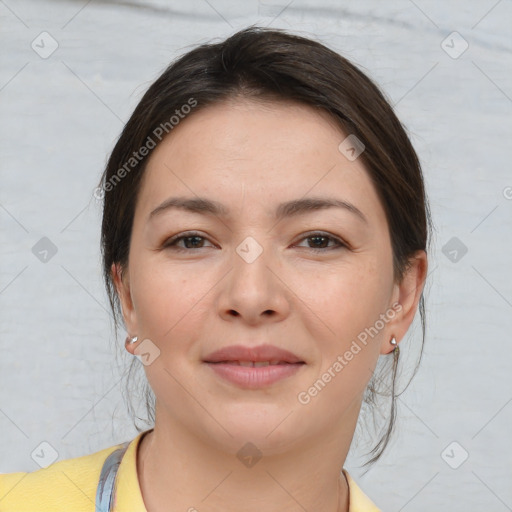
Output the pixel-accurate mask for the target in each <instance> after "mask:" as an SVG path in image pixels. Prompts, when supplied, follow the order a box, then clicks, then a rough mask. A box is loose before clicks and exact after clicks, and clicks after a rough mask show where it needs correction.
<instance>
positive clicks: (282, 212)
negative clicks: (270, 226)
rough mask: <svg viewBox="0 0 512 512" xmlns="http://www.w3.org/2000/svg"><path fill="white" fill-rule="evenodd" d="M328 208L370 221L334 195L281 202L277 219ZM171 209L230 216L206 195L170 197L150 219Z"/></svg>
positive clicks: (227, 210) (220, 205)
mask: <svg viewBox="0 0 512 512" xmlns="http://www.w3.org/2000/svg"><path fill="white" fill-rule="evenodd" d="M326 208H343V209H345V210H347V211H349V212H351V213H353V214H354V215H356V216H357V217H358V218H359V219H360V220H362V221H363V222H365V223H368V220H367V218H366V217H365V215H364V214H363V212H362V211H361V210H360V209H359V208H357V207H356V206H355V205H353V204H352V203H349V202H348V201H344V200H342V199H336V198H332V197H308V198H302V199H294V200H292V201H287V202H285V203H281V204H280V205H278V207H277V208H276V212H275V218H276V219H277V220H282V219H284V218H286V217H294V216H298V215H304V214H307V213H310V212H314V211H318V210H323V209H326ZM170 209H178V210H184V211H187V212H191V213H199V214H202V215H214V216H218V217H228V216H229V209H228V208H227V207H226V206H225V205H223V204H222V203H219V202H217V201H213V200H211V199H207V198H205V197H170V198H169V199H166V200H165V201H164V202H163V203H162V204H160V205H159V206H157V207H156V208H155V209H154V210H153V211H152V212H151V213H150V214H149V219H148V221H149V220H151V219H152V218H154V217H155V216H156V215H159V214H161V213H163V212H164V211H168V210H170Z"/></svg>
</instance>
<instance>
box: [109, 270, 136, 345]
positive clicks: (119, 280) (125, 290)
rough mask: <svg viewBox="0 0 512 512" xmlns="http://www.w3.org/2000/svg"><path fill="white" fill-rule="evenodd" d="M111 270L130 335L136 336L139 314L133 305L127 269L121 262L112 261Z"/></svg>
mask: <svg viewBox="0 0 512 512" xmlns="http://www.w3.org/2000/svg"><path fill="white" fill-rule="evenodd" d="M111 272H112V279H113V281H114V286H115V287H116V291H117V295H118V297H119V302H120V303H121V309H122V311H123V319H124V324H125V327H126V330H127V331H128V333H129V335H130V336H135V335H136V334H137V332H138V324H137V314H136V312H135V308H134V306H133V301H132V296H131V292H130V280H129V275H128V272H127V269H123V268H122V267H121V265H120V264H119V263H112V267H111Z"/></svg>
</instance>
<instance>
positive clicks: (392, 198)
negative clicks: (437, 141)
mask: <svg viewBox="0 0 512 512" xmlns="http://www.w3.org/2000/svg"><path fill="white" fill-rule="evenodd" d="M234 97H244V98H249V99H253V100H260V99H261V100H270V101H277V102H279V101H289V100H292V101H296V102H300V103H302V104H304V105H308V106H310V107H313V108H315V109H320V110H321V111H324V112H327V113H328V114H330V116H331V117H332V119H333V120H334V121H335V123H336V124H337V126H339V127H340V128H341V129H342V130H343V131H344V132H345V133H346V134H353V135H355V136H356V137H357V138H358V139H359V140H360V141H362V142H363V144H364V146H365V149H364V152H363V153H362V154H361V155H360V156H359V158H361V159H362V161H363V163H364V166H365V168H366V170H367V172H368V175H369V176H370V178H371V180H372V182H373V184H374V186H375V189H376V191H377V193H378V196H379V199H380V201H381V203H382V205H383V208H384V211H385V213H386V216H387V222H388V225H389V233H390V239H391V246H392V251H393V271H394V278H395V282H400V280H401V279H402V277H403V276H404V273H405V271H406V270H407V268H408V266H409V264H410V262H411V257H412V255H413V254H414V253H415V251H417V250H427V245H428V243H429V239H430V234H431V219H430V211H429V206H428V201H427V197H426V193H425V188H424V182H423V175H422V170H421V166H420V162H419V159H418V157H417V155H416V152H415V150H414V148H413V146H412V144H411V142H410V140H409V138H408V136H407V134H406V131H405V129H404V127H403V126H402V124H401V123H400V121H399V120H398V118H397V116H396V115H395V113H394V112H393V108H392V107H391V105H390V103H389V102H388V101H387V100H386V98H385V97H384V95H383V93H382V92H381V91H380V90H379V88H378V86H377V85H376V84H375V83H374V82H373V81H372V80H371V79H370V78H369V77H368V76H367V75H366V74H364V73H363V72H362V71H360V70H359V69H358V68H357V67H356V66H355V65H354V64H352V63H351V62H350V61H349V60H347V59H346V58H344V57H343V56H341V55H339V54H338V53H336V52H334V51H333V50H331V49H329V48H327V47H326V46H324V45H323V44H321V43H319V42H316V41H314V40H312V39H308V38H305V37H301V36H298V35H294V34H291V33H288V32H285V31H284V30H279V29H266V28H262V27H257V26H251V27H248V28H246V29H244V30H241V31H239V32H237V33H235V34H234V35H232V36H231V37H229V38H227V39H226V40H224V41H221V42H219V43H210V44H202V45H200V46H198V47H196V48H194V49H192V50H190V51H188V52H187V53H185V54H184V55H182V56H181V57H179V58H178V59H176V60H175V61H174V62H173V63H171V64H170V65H169V67H167V69H166V70H165V71H164V72H163V73H162V74H161V76H160V77H159V78H158V79H157V80H156V81H155V82H154V83H153V84H152V85H151V86H150V87H149V89H148V90H147V92H146V93H145V94H144V96H143V98H142V99H141V101H140V102H139V104H138V105H137V107H136V108H135V110H134V112H133V114H132V115H131V117H130V119H129V120H128V122H127V123H126V125H125V127H124V129H123V131H122V133H121V135H120V137H119V139H118V141H117V143H116V144H115V147H114V149H113V151H112V153H111V155H110V158H109V160H108V163H107V166H106V169H105V171H104V173H103V176H102V179H101V187H102V190H103V191H104V205H103V221H102V229H101V245H102V256H103V272H104V279H105V284H106V288H107V293H108V297H109V301H110V305H111V307H112V311H113V313H114V320H115V322H114V324H115V327H116V333H117V324H118V319H119V318H120V316H122V314H121V309H120V304H119V298H118V296H117V293H116V290H115V286H114V283H113V276H112V274H111V267H112V264H113V263H119V264H120V266H121V268H126V266H127V264H128V254H129V247H130V238H131V231H132V225H133V218H134V211H135V204H136V201H137V196H138V192H139V189H140V183H141V179H142V177H143V174H144V170H145V167H146V164H147V162H148V159H149V157H150V155H151V149H149V151H141V148H144V147H145V148H149V147H152V146H153V145H157V144H158V143H159V142H160V140H162V139H161V138H160V136H161V135H162V134H163V131H162V130H164V131H165V132H166V134H167V133H171V130H172V127H173V123H175V122H176V121H172V118H174V119H177V118H178V116H179V117H180V118H182V117H183V116H182V115H181V114H187V113H188V114H187V115H194V113H195V112H197V111H199V110H200V109H203V108H206V107H207V106H208V105H212V104H215V103H218V102H221V101H222V100H227V99H230V98H234ZM185 105H194V106H193V108H187V109H185V108H184V106H185ZM178 122H179V121H178ZM155 139H158V142H157V141H156V140H155ZM150 141H152V142H150ZM135 153H136V154H137V157H136V158H135V157H134V154H135ZM141 153H145V156H144V155H142V154H141ZM128 163H129V164H128ZM127 164H128V165H127ZM122 169H124V171H122ZM418 309H419V312H420V315H421V326H422V341H421V351H420V357H419V359H418V362H417V364H416V368H415V371H414V373H416V370H417V368H418V365H419V362H420V360H421V355H422V353H423V345H424V341H425V307H424V297H423V293H422V295H421V298H420V302H419V307H418ZM135 363H136V361H135V360H134V361H133V362H132V367H131V368H130V372H129V374H130V373H131V370H132V369H133V364H135ZM396 373H397V368H396V364H393V368H392V371H391V383H390V385H389V386H388V385H386V384H385V383H384V381H383V380H381V379H379V378H377V376H376V375H375V374H374V376H372V379H371V381H370V383H369V385H368V387H367V390H366V394H365V398H364V402H365V403H367V404H375V399H376V397H377V395H381V396H387V395H388V394H390V396H391V409H390V414H389V422H388V425H387V429H386V431H385V433H384V435H383V436H382V438H381V439H380V441H379V442H378V443H377V444H376V445H375V446H374V448H373V449H372V450H371V452H370V453H371V454H373V457H372V458H371V459H370V460H369V461H367V462H366V464H365V465H368V464H372V463H374V462H375V461H376V460H377V459H378V458H379V457H380V456H381V454H382V452H383V451H384V449H385V448H386V446H387V444H388V442H389V439H390V436H391V434H392V431H393V427H394V424H395V417H396V408H395V399H396V396H398V395H396V394H395V379H396ZM413 376H414V374H413ZM411 379H412V377H411ZM379 383H380V384H384V390H382V389H380V387H379V386H377V384H379ZM389 389H390V390H391V391H390V392H389ZM145 398H146V407H147V413H148V419H149V421H150V422H154V404H155V397H154V395H153V394H152V390H151V388H150V387H149V385H148V384H147V382H145ZM129 407H130V406H129ZM137 429H138V430H139V431H141V430H140V429H139V428H138V427H137Z"/></svg>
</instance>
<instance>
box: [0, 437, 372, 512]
mask: <svg viewBox="0 0 512 512" xmlns="http://www.w3.org/2000/svg"><path fill="white" fill-rule="evenodd" d="M144 434H145V432H141V433H140V434H139V435H138V436H137V437H136V438H135V439H133V440H132V441H131V442H130V444H129V445H128V448H127V449H126V453H125V454H124V457H123V459H122V461H121V464H120V466H119V469H118V475H117V491H116V493H115V496H116V501H115V503H114V508H113V510H114V512H147V511H146V508H145V506H144V501H143V499H142V493H141V491H140V487H139V480H138V476H137V458H136V457H137V446H138V444H139V441H140V439H141V438H142V436H143V435H144ZM120 447H121V444H119V445H116V446H111V447H110V448H106V449H104V450H101V451H98V452H96V453H92V454H90V455H84V456H82V457H76V458H73V459H66V460H61V461H57V462H54V463H53V464H51V465H50V466H48V467H46V468H42V469H38V470H37V471H33V472H31V473H6V474H0V512H94V510H95V500H96V488H97V485H98V480H99V477H100V473H101V468H102V466H103V463H104V462H105V459H106V458H107V457H108V455H110V454H111V453H112V452H113V451H114V450H116V449H117V448H120ZM343 473H344V474H345V476H346V477H347V481H348V484H349V496H350V509H349V512H381V511H380V510H379V509H378V508H377V507H376V506H375V504H374V503H373V502H372V501H371V500H370V499H369V498H368V497H367V496H366V495H365V494H364V493H363V492H362V491H361V489H360V488H359V487H358V485H357V484H356V483H355V481H354V480H353V479H352V478H351V477H350V475H349V474H348V472H347V471H346V470H345V469H343Z"/></svg>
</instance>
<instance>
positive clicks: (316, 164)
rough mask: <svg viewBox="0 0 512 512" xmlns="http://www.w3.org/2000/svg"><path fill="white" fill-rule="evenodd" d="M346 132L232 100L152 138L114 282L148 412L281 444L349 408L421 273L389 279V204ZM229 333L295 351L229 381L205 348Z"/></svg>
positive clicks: (232, 441)
mask: <svg viewBox="0 0 512 512" xmlns="http://www.w3.org/2000/svg"><path fill="white" fill-rule="evenodd" d="M346 136H347V134H344V133H343V132H342V131H341V130H340V129H339V128H338V127H337V126H336V125H335V124H334V123H333V122H332V121H331V120H330V119H329V118H328V117H327V115H325V114H322V113H319V112H317V111H315V110H314V109H312V108H310V107H308V106H303V105H300V104H295V103H291V102H290V103H284V102H279V103H261V102H260V103H256V102H253V101H249V100H236V101H235V100H230V101H229V102H225V103H221V104H216V105H214V106H211V107H207V108H205V109H204V110H201V111H197V112H195V113H194V114H193V115H191V116H189V117H188V118H186V119H185V120H183V121H181V123H180V124H179V125H178V126H176V127H175V128H174V129H173V131H172V132H171V133H170V135H169V136H168V137H167V138H166V139H164V140H163V141H162V143H160V145H159V146H157V147H156V149H155V150H154V152H153V153H152V155H151V158H150V160H149V162H148V166H147V169H146V172H145V175H144V179H143V182H142V186H141V189H140V192H139V196H138V200H137V205H136V211H135V217H134V223H133V231H132V238H131V246H130V252H129V263H128V266H127V267H126V268H124V269H123V277H122V280H121V279H120V278H119V274H116V275H115V281H116V285H117V287H118V292H119V295H120V298H121V302H122V306H123V314H124V319H125V323H126V327H127V331H128V332H129V333H130V334H131V335H137V336H138V337H139V340H144V341H143V342H142V343H146V349H145V351H146V352H148V353H149V356H147V362H148V363H150V364H146V365H145V366H144V369H145V372H146V375H147V378H148V380H149V383H150V385H151V387H152V389H153V391H154V393H155V396H156V399H157V420H156V421H157V424H158V423H159V422H160V423H161V424H172V425H173V426H174V428H183V429H186V430H187V431H189V432H194V433H195V434H196V435H197V436H198V437H199V438H200V439H202V440H204V441H205V442H209V443H211V444H213V443H215V444H216V446H222V447H224V448H225V449H226V450H228V451H232V452H235V451H236V450H238V449H239V448H240V446H241V445H243V444H244V443H246V442H247V441H248V440H251V441H252V442H254V443H255V444H256V445H257V446H259V447H260V448H261V449H265V450H266V451H267V453H270V452H276V453H277V452H279V451H280V450H284V449H286V448H289V447H291V446H293V445H295V444H296V445H299V444H302V445H303V444H304V443H308V442H314V440H315V439H318V437H319V436H327V435H329V434H333V435H337V433H339V432H341V431H342V430H343V426H344V425H347V422H353V421H355V419H356V418H357V414H358V411H359V407H360V404H361V400H362V396H363V392H364V390H365V387H366V385H367V383H368V381H369V379H370V377H371V375H372V372H373V369H374V368H375V365H376V362H377V359H378V357H379V354H381V353H387V352H390V351H391V350H392V349H393V346H391V345H390V344H389V340H390V338H391V337H392V336H393V335H394V336H396V339H397V340H398V341H399V340H400V339H401V337H402V336H403V335H404V334H405V331H406V330H407V328H408V325H409V323H410V322H411V320H412V316H413V315H414V311H415V308H416V304H417V300H418V298H419V293H418V292H419V291H421V287H420V289H418V283H419V281H418V276H417V275H416V276H412V277H411V279H409V280H407V279H406V280H404V282H403V283H402V284H401V285H400V284H398V283H395V282H394V280H393V267H392V250H391V242H390V237H389V233H388V225H387V221H386V216H385V213H384V210H383V207H382V205H381V203H380V201H379V198H378V196H377V193H376V191H375V189H374V187H373V185H372V183H371V180H370V178H369V175H368V174H367V171H366V170H365V168H364V166H363V163H362V160H361V159H360V158H357V159H355V160H353V161H351V160H349V159H348V158H346V156H345V155H344V154H342V153H341V152H340V150H339V149H338V147H339V145H340V143H341V142H342V141H343V140H344V139H345V138H346ZM172 198H181V199H198V198H203V199H205V200H207V201H211V202H213V203H214V205H217V206H218V207H219V209H218V210H217V211H214V210H213V207H212V206H211V205H210V206H208V207H205V204H207V203H204V202H203V203H202V206H203V208H199V209H197V208H196V209H195V210H194V209H193V208H192V209H191V208H186V207H184V206H181V207H179V206H176V205H175V206H172V205H171V204H170V199H172ZM304 200H309V202H306V203H305V202H304ZM313 200H318V203H315V202H314V201H313ZM294 201H303V202H302V203H300V202H299V203H296V204H295V205H293V204H292V205H291V206H290V205H288V207H287V206H286V203H291V202H294ZM321 201H330V202H334V201H337V202H338V205H334V206H332V205H331V206H325V205H324V206H323V207H319V204H321V203H320V202H321ZM315 204H316V206H315ZM283 205H284V206H283ZM196 206H197V204H196ZM117 270H119V268H118V267H117ZM419 277H421V275H420V276H419ZM397 301H398V302H400V303H401V305H399V306H398V307H397V306H396V305H395V307H394V308H393V304H394V303H396V302H397ZM364 333H365V334H366V336H365V335H364ZM232 345H242V346H245V347H249V348H250V347H256V346H260V345H272V346H274V347H278V348H280V349H284V350H287V351H289V352H291V353H293V354H294V355H295V356H296V358H297V359H298V360H300V361H301V363H300V364H295V365H293V366H292V365H290V364H288V366H287V367H286V368H284V366H285V365H283V364H281V365H278V366H279V367H280V368H279V371H278V372H277V374H278V375H279V376H280V378H278V379H277V380H275V381H273V382H269V381H260V383H259V384H253V385H252V386H250V385H248V384H247V383H246V384H244V383H242V382H234V381H232V380H229V379H227V378H226V377H225V375H226V373H223V372H222V371H219V369H218V368H215V365H214V363H207V362H205V361H206V360H208V357H209V355H210V354H211V353H212V352H214V351H216V350H218V349H222V348H225V347H230V346H232ZM141 346H142V345H141ZM135 350H137V349H135ZM350 354H351V356H350ZM278 359H279V358H278ZM225 366H226V365H224V367H225ZM269 368H270V367H268V368H248V367H242V368H241V367H240V366H238V367H237V369H236V370H234V372H235V373H236V372H238V373H240V372H242V373H243V372H245V373H244V375H245V376H246V378H249V379H250V378H251V377H250V376H249V377H247V375H249V374H250V372H254V373H253V375H256V372H259V375H262V374H263V372H267V373H266V375H267V376H268V374H269V372H270V371H271V370H269ZM232 369H233V364H231V369H229V368H228V369H227V370H226V372H227V373H229V372H230V371H231V370H232ZM279 372H281V373H279ZM254 378H256V377H254ZM285 418H286V419H285ZM283 420H284V421H283ZM270 433H271V435H270Z"/></svg>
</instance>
